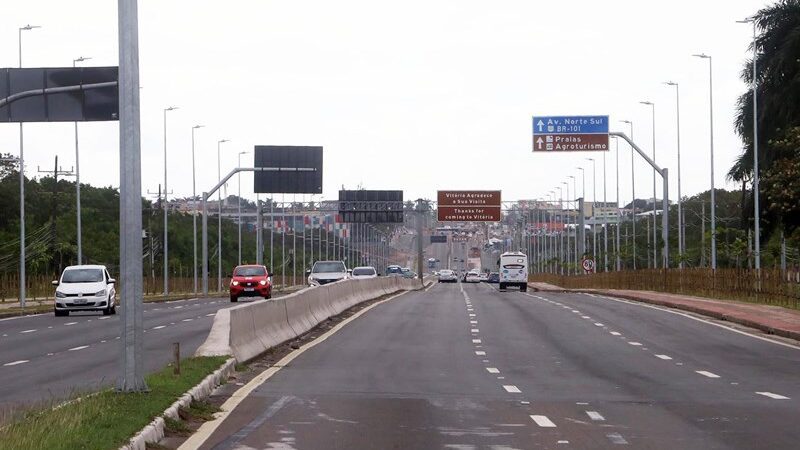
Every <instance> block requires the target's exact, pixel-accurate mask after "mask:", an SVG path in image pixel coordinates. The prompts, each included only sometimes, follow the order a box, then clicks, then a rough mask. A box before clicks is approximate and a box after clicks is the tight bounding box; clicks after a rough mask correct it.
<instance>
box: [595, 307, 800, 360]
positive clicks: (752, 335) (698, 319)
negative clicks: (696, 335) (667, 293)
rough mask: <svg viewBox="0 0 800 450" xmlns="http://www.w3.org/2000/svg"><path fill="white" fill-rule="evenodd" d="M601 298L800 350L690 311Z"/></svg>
mask: <svg viewBox="0 0 800 450" xmlns="http://www.w3.org/2000/svg"><path fill="white" fill-rule="evenodd" d="M600 298H604V299H606V300H611V301H612V302H617V303H625V304H628V305H635V306H639V307H642V308H650V309H655V310H657V311H661V312H665V313H669V314H675V315H677V316H683V317H685V318H687V319H691V320H695V321H697V322H702V323H705V324H707V325H713V326H715V327H719V328H724V329H726V330H728V331H732V332H734V333H738V334H741V335H744V336H749V337H751V338H753V339H758V340H761V341H764V342H769V343H771V344H777V345H781V346H783V347H789V348H793V349H795V350H800V346H798V345H793V344H788V343H786V342H781V341H775V340H772V339H770V338H766V337H764V336H759V335H756V334H753V333H748V332H746V331H742V330H737V329H736V328H733V327H729V326H727V325H723V324H721V323H716V322H712V321H711V320H708V319H703V318H701V317H694V316H692V315H690V314H688V313H685V312H683V311H680V310H675V309H670V308H666V307H661V306H655V305H650V304H647V303H644V302H636V301H631V300H623V299H619V298H613V297H607V296H605V295H601V296H600Z"/></svg>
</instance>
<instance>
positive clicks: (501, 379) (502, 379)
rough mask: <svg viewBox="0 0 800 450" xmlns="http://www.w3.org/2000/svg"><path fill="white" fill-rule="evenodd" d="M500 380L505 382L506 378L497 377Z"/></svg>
mask: <svg viewBox="0 0 800 450" xmlns="http://www.w3.org/2000/svg"><path fill="white" fill-rule="evenodd" d="M497 379H498V380H505V379H506V377H497Z"/></svg>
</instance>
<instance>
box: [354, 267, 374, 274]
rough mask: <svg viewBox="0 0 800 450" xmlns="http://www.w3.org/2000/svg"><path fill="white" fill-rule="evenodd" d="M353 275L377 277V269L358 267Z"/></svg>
mask: <svg viewBox="0 0 800 450" xmlns="http://www.w3.org/2000/svg"><path fill="white" fill-rule="evenodd" d="M353 275H356V276H358V275H375V269H373V268H372V267H356V268H355V269H353Z"/></svg>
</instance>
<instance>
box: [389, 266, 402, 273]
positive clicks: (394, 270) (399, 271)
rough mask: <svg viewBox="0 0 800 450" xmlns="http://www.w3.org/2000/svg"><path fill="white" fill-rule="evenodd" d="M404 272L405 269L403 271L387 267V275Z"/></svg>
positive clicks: (395, 267)
mask: <svg viewBox="0 0 800 450" xmlns="http://www.w3.org/2000/svg"><path fill="white" fill-rule="evenodd" d="M402 272H403V269H401V268H399V267H397V266H394V267H387V268H386V273H402Z"/></svg>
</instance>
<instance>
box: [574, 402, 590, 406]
mask: <svg viewBox="0 0 800 450" xmlns="http://www.w3.org/2000/svg"><path fill="white" fill-rule="evenodd" d="M575 404H576V405H584V406H585V405H588V404H589V403H588V402H575Z"/></svg>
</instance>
